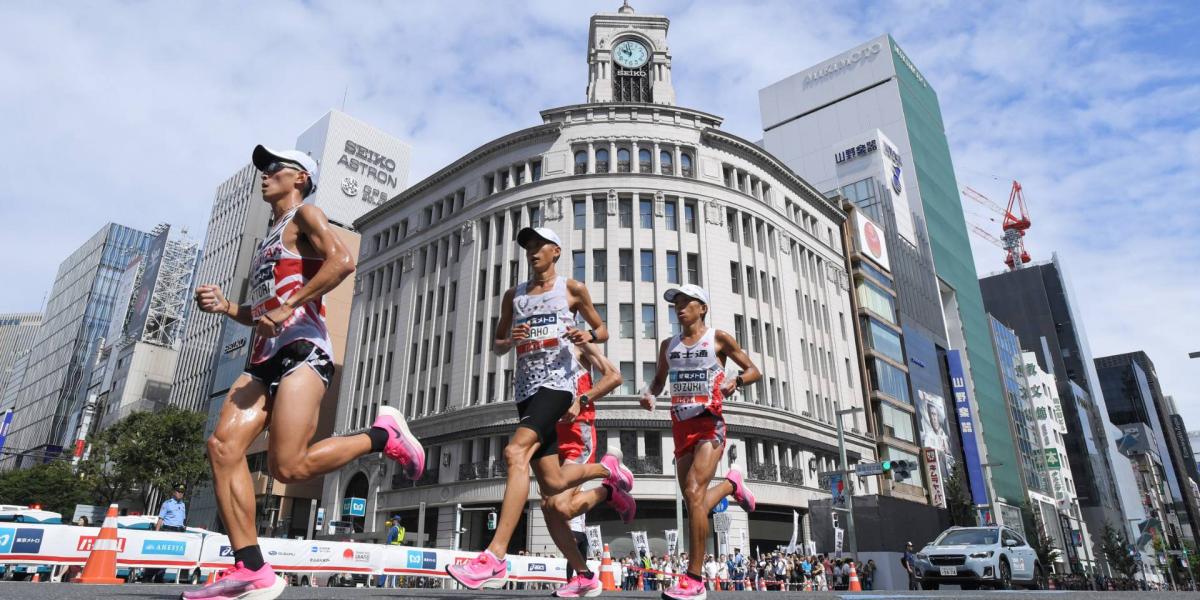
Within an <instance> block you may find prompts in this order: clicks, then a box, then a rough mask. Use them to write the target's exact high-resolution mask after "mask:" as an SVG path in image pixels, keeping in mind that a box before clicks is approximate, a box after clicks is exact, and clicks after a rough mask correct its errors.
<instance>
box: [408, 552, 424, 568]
mask: <svg viewBox="0 0 1200 600" xmlns="http://www.w3.org/2000/svg"><path fill="white" fill-rule="evenodd" d="M405 564H407V565H408V568H410V569H420V568H421V565H422V564H423V562H422V555H421V551H420V550H409V551H408V560H407V561H405Z"/></svg>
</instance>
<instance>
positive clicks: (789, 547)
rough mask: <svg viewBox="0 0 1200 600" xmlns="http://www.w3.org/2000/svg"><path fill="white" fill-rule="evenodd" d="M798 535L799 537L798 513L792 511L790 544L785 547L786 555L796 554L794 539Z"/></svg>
mask: <svg viewBox="0 0 1200 600" xmlns="http://www.w3.org/2000/svg"><path fill="white" fill-rule="evenodd" d="M798 535H800V513H799V512H797V511H795V510H793V511H792V540H791V541H790V542H788V545H787V553H788V554H795V553H796V537H797V536H798Z"/></svg>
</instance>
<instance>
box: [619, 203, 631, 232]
mask: <svg viewBox="0 0 1200 600" xmlns="http://www.w3.org/2000/svg"><path fill="white" fill-rule="evenodd" d="M617 215H618V219H619V220H620V222H619V225H620V226H621V227H622V228H623V229H633V200H630V199H628V198H625V199H622V200H618V201H617Z"/></svg>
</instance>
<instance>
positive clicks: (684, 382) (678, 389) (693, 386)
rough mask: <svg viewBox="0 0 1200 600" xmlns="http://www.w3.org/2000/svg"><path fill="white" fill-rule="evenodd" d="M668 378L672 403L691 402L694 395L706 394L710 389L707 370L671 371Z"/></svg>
mask: <svg viewBox="0 0 1200 600" xmlns="http://www.w3.org/2000/svg"><path fill="white" fill-rule="evenodd" d="M670 380H671V402H672V403H676V402H691V401H692V400H693V399H694V398H695V397H696V396H708V395H709V392H710V391H711V390H712V387H711V386H710V385H709V372H708V371H707V370H702V369H701V370H695V371H672V372H671V377H670Z"/></svg>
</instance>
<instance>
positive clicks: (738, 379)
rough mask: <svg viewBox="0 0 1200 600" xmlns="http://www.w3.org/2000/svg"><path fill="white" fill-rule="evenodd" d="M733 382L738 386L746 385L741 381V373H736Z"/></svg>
mask: <svg viewBox="0 0 1200 600" xmlns="http://www.w3.org/2000/svg"><path fill="white" fill-rule="evenodd" d="M733 382H734V383H736V384H737V386H738V387H742V386H743V385H746V382H744V381H742V376H741V375H738V376H737V379H734V380H733Z"/></svg>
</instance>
